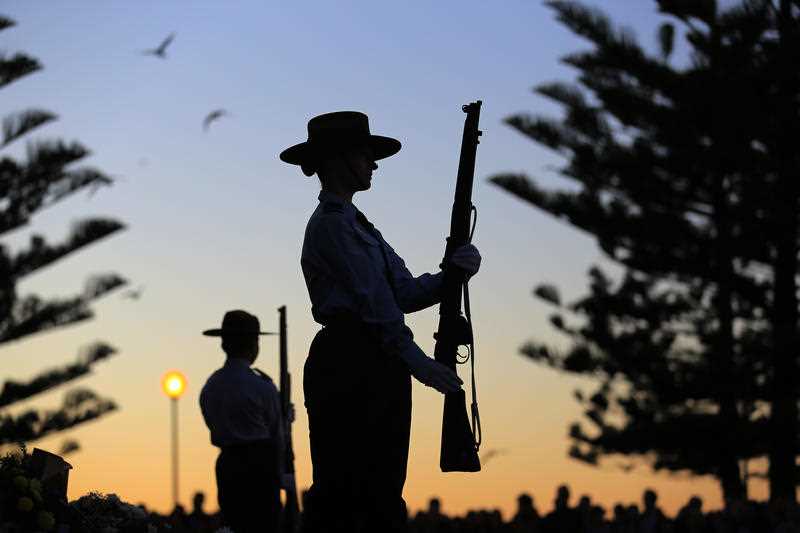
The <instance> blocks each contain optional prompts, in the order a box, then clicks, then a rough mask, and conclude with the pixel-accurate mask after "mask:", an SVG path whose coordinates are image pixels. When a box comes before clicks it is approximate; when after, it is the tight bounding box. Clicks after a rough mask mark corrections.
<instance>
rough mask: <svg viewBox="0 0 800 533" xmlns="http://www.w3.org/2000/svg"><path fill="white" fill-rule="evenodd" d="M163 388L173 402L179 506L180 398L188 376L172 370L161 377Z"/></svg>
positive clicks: (175, 489)
mask: <svg viewBox="0 0 800 533" xmlns="http://www.w3.org/2000/svg"><path fill="white" fill-rule="evenodd" d="M161 388H162V390H163V391H164V394H166V395H167V396H169V398H170V400H171V403H172V503H173V505H172V506H173V509H174V508H175V507H177V506H178V398H180V397H181V395H182V394H183V392H184V391H185V390H186V378H185V377H184V376H183V374H181V373H180V372H178V371H177V370H170V371H169V372H167V373H166V374H164V377H162V378H161Z"/></svg>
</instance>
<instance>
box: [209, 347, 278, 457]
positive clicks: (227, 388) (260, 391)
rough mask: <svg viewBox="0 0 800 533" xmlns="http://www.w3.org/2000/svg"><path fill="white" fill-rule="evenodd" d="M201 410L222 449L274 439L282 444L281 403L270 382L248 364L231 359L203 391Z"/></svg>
mask: <svg viewBox="0 0 800 533" xmlns="http://www.w3.org/2000/svg"><path fill="white" fill-rule="evenodd" d="M200 410H201V411H202V413H203V419H204V420H205V422H206V426H208V430H209V432H210V433H211V444H213V445H214V446H217V447H219V448H223V447H225V446H231V445H235V444H244V443H247V442H253V441H257V440H265V439H272V440H274V441H275V442H276V444H277V445H278V446H279V447H280V446H282V444H283V442H282V441H283V430H282V417H281V403H280V395H279V393H278V389H277V387H276V386H275V384H274V383H273V382H272V380H271V379H264V378H263V377H261V376H258V375H257V374H256V373H255V372H254V371H253V370H252V369H251V368H250V365H249V363H248V362H247V361H244V360H243V359H238V358H228V359H226V361H225V364H224V365H223V366H222V368H220V369H218V370H216V371H215V372H214V373H213V374H211V376H209V378H208V380H206V383H205V385H204V386H203V389H202V390H201V391H200Z"/></svg>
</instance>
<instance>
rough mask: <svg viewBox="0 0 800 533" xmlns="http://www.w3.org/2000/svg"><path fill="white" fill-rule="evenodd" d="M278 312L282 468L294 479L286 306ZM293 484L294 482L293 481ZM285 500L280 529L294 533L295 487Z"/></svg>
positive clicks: (296, 508)
mask: <svg viewBox="0 0 800 533" xmlns="http://www.w3.org/2000/svg"><path fill="white" fill-rule="evenodd" d="M278 314H279V330H278V331H279V335H280V337H279V339H280V352H279V353H280V371H281V376H280V395H281V411H282V413H281V414H283V423H284V428H283V429H284V431H283V433H284V436H285V439H286V450H285V453H286V455H285V457H284V468H285V472H284V473H286V474H290V475H291V476H292V479H293V480H294V449H293V447H292V421H291V420H290V416H291V413H292V375H291V374H290V373H289V354H288V348H287V338H286V336H287V328H286V306H285V305H282V306H281V307H279V308H278ZM293 485H294V483H293ZM285 492H286V501H285V503H284V507H283V520H282V524H281V526H282V527H281V529H282V530H283V531H284V533H294V532H295V531H297V529H298V524H299V520H298V517H299V515H300V506H299V505H298V502H297V489H296V488H291V489H285Z"/></svg>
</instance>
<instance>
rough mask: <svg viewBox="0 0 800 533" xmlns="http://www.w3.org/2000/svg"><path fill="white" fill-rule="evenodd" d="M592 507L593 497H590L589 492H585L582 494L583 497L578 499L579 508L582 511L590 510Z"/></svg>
mask: <svg viewBox="0 0 800 533" xmlns="http://www.w3.org/2000/svg"><path fill="white" fill-rule="evenodd" d="M591 507H592V498H591V497H589V495H588V494H584V495H583V496H581V499H580V500H578V509H580V510H581V511H582V512H588V511H589V509H591Z"/></svg>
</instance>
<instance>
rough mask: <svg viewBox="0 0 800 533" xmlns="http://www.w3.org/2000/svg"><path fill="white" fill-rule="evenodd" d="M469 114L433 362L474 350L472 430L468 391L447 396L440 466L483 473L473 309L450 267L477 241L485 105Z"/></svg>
mask: <svg viewBox="0 0 800 533" xmlns="http://www.w3.org/2000/svg"><path fill="white" fill-rule="evenodd" d="M461 109H462V111H464V113H466V114H467V116H466V119H465V120H464V134H463V137H462V139H461V155H460V156H459V161H458V175H457V178H456V191H455V198H454V200H453V211H452V214H451V218H450V236H449V237H447V245H446V246H445V252H444V259H443V260H442V264H441V265H440V267H441V269H442V270H443V272H444V279H443V281H442V302H441V304H440V305H439V329H438V330H437V332H436V333H435V334H434V336H433V337H434V339H436V347H435V348H434V357H435V359H436V360H437V361H439V362H440V363H442V364H444V365H447V366H448V367H449V368H450V369H451V370H453V371H456V365H457V364H458V363H464V362H466V359H463V358H462V359H461V360H460V359H459V357H460V356H459V353H458V348H459V346H466V347H467V349H468V350H469V352H468V356H467V358H469V359H471V360H472V426H471V427H470V421H469V418H468V417H467V404H466V401H467V400H466V396H465V393H464V391H463V390H459V391H458V392H452V393H447V394H445V396H444V412H443V414H442V448H441V453H440V455H439V467H440V468H441V469H442V472H478V471H479V470H480V469H481V462H480V459H479V458H478V448H479V447H480V440H481V435H480V434H481V429H480V416H479V415H478V401H477V394H476V391H475V346H474V339H473V334H472V320H471V317H470V310H469V291H468V289H467V281H466V276H465V274H464V272H463V271H462V270H461V269H459V268H458V267H455V266H453V265H451V264H450V258H451V257H452V255H453V252H454V251H455V250H456V248H458V247H460V246H463V245H465V244H468V243H469V242H470V240H471V239H472V230H473V229H474V227H473V226H472V220H471V219H472V214H473V213H475V214H476V215H477V211H476V210H475V206H473V205H472V180H473V177H474V175H475V154H476V152H477V150H478V143H479V142H480V141H479V140H478V137H480V136H481V131H480V130H478V119H479V118H480V112H481V101H480V100H478V101H477V102H472V103H470V104H467V105H464V106H462V107H461ZM462 291H463V294H464V311H465V313H466V317H465V316H464V315H462V314H461V295H462Z"/></svg>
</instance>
